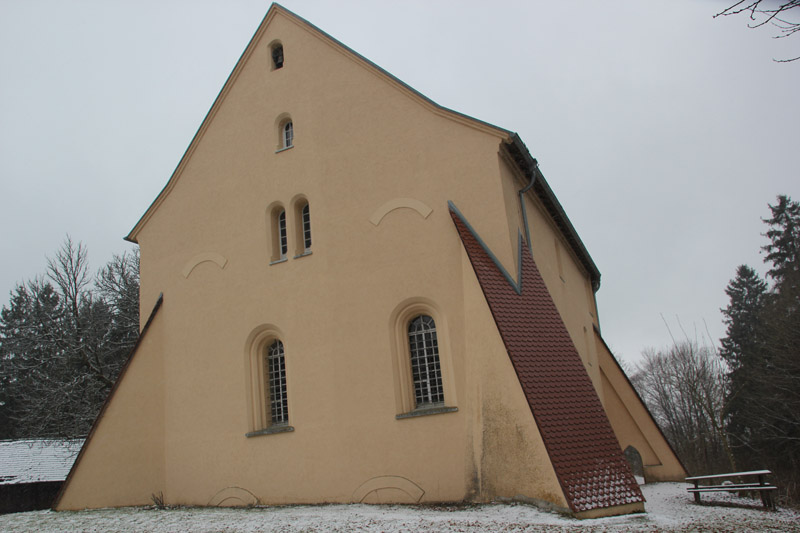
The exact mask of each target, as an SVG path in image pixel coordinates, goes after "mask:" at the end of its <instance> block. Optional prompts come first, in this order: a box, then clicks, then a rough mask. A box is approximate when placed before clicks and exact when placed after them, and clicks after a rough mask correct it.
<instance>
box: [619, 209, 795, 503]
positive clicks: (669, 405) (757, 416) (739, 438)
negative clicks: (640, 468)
mask: <svg viewBox="0 0 800 533" xmlns="http://www.w3.org/2000/svg"><path fill="white" fill-rule="evenodd" d="M769 209H770V217H769V218H766V219H762V221H763V222H764V224H766V227H767V231H766V232H765V233H764V236H765V237H766V238H767V244H766V245H765V246H763V247H762V248H761V249H762V251H763V252H764V262H765V264H766V265H767V267H768V270H767V274H766V277H765V278H762V277H761V276H759V274H758V273H757V272H756V271H755V270H754V269H753V268H752V267H750V266H748V265H740V266H739V267H738V268H737V269H736V275H735V276H734V278H733V279H732V280H731V281H730V282H729V283H728V286H727V288H726V289H725V293H726V294H727V295H728V298H729V302H728V305H727V307H725V308H724V309H722V313H723V317H724V318H723V320H724V323H725V325H726V327H727V329H726V335H725V337H724V338H722V339H721V340H720V347H719V349H716V348H715V347H713V346H711V345H709V344H708V343H698V342H696V341H692V340H690V339H688V338H687V339H686V340H684V341H681V342H676V343H674V345H673V346H672V347H671V348H668V349H665V350H660V351H656V350H647V351H645V352H644V354H643V355H644V357H643V359H642V361H641V362H640V363H639V364H638V365H637V367H636V369H635V372H634V373H633V376H632V378H631V381H632V382H633V383H634V386H635V387H636V388H637V390H638V391H639V394H640V395H641V396H642V398H643V400H644V401H645V403H646V404H647V406H648V408H649V409H650V411H651V412H652V414H653V416H654V417H655V418H656V420H657V421H658V423H659V424H660V426H661V427H662V429H663V431H664V433H665V435H666V437H667V438H668V440H669V441H670V443H671V444H672V446H673V448H674V449H675V450H676V453H678V455H679V456H680V457H681V459H682V460H683V462H684V464H685V465H686V467H687V469H689V471H690V472H692V473H696V474H705V473H721V472H725V471H738V470H751V469H762V468H768V469H769V470H772V471H773V473H774V475H775V477H776V480H777V481H778V484H779V488H781V489H782V493H783V496H784V498H785V499H786V500H787V501H793V502H797V501H800V494H799V493H798V489H799V488H800V203H798V202H795V201H793V200H792V199H791V198H789V197H788V196H778V198H777V201H776V203H775V204H774V205H772V204H770V205H769Z"/></svg>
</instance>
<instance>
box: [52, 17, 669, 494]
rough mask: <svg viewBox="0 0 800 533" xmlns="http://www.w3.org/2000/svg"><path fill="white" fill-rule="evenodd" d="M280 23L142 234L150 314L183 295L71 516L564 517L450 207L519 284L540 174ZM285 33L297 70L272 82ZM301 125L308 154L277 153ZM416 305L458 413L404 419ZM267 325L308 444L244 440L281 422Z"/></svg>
mask: <svg viewBox="0 0 800 533" xmlns="http://www.w3.org/2000/svg"><path fill="white" fill-rule="evenodd" d="M273 15H274V16H273ZM273 15H270V16H269V17H268V19H267V24H266V26H264V27H262V29H261V30H259V32H258V33H257V35H256V37H255V40H254V41H253V43H252V45H251V47H250V48H249V49H248V51H247V52H246V53H245V55H244V56H243V60H242V62H241V63H240V65H239V66H237V68H236V70H235V71H234V74H233V75H232V78H231V80H230V82H229V83H228V84H227V85H226V88H225V89H224V90H223V92H222V93H221V96H220V99H219V100H218V102H217V104H216V105H215V106H214V108H213V109H212V111H211V113H210V114H209V117H208V119H207V120H206V122H205V123H204V125H203V126H202V127H201V129H200V131H199V132H198V135H197V137H196V139H195V141H194V142H193V143H192V145H191V146H190V149H189V151H188V152H187V154H186V156H185V157H184V160H183V161H182V163H181V165H180V166H179V168H178V170H177V171H176V174H175V176H173V178H172V180H171V181H170V183H169V184H168V186H167V187H166V189H165V191H164V192H163V193H162V195H161V196H160V197H159V198H158V199H157V201H156V202H155V204H154V206H153V208H151V209H150V210H149V211H148V212H147V214H146V215H145V217H144V218H143V219H142V221H141V222H140V223H139V224H138V225H137V227H136V228H135V229H134V231H133V232H132V236H133V237H134V238H135V239H136V240H137V241H138V243H139V245H140V248H141V258H142V259H141V299H142V308H143V309H145V308H147V305H150V302H154V301H155V299H156V298H157V296H158V294H159V293H161V292H163V294H164V305H163V307H162V309H161V311H160V312H159V317H158V320H157V321H156V323H154V325H155V324H159V326H158V328H156V329H155V331H150V332H149V333H148V336H147V339H146V341H145V343H143V345H142V347H141V349H140V351H139V353H137V355H136V358H135V361H134V365H132V366H131V369H129V371H128V373H127V374H126V376H125V378H124V380H123V382H122V386H121V387H120V390H119V391H118V392H117V394H116V395H115V396H114V398H112V401H111V403H110V404H109V410H108V412H107V414H106V416H105V417H104V419H103V420H102V421H101V423H100V425H99V426H98V429H97V432H96V434H95V435H94V436H93V437H92V439H91V441H90V442H89V444H88V445H87V450H86V453H85V458H84V459H83V460H82V461H81V464H80V467H79V468H78V469H77V470H76V475H75V476H74V478H73V479H72V480H71V481H70V483H69V484H68V486H67V489H66V492H65V497H64V498H63V499H62V505H61V508H74V507H75V506H80V507H83V506H92V507H94V506H107V505H112V506H113V505H130V504H140V503H148V502H149V497H150V493H151V492H155V491H156V490H158V491H162V490H163V493H164V497H165V502H166V503H167V504H186V505H216V504H219V503H223V504H247V503H256V502H261V503H271V504H284V503H318V502H350V501H366V502H382V501H395V502H414V501H422V502H425V501H428V502H432V501H457V500H464V499H470V500H481V501H482V500H489V499H494V498H500V497H509V498H510V497H524V498H530V499H539V500H545V501H548V502H550V503H552V504H554V505H556V506H558V507H566V501H565V500H564V497H563V494H562V493H561V491H560V488H559V485H558V482H557V479H556V477H555V474H554V472H553V470H552V467H551V466H550V464H549V459H548V458H547V455H546V453H545V450H544V447H543V445H542V442H541V437H540V435H539V433H538V430H537V428H536V424H535V421H534V420H533V417H532V415H531V413H530V408H529V406H528V405H527V402H526V400H525V398H524V396H523V394H522V391H521V388H520V387H519V382H518V381H517V378H516V375H515V373H514V370H513V368H512V366H511V363H510V361H509V359H508V356H507V354H506V352H505V349H504V347H503V343H502V340H501V339H500V336H499V333H498V332H497V328H496V326H495V324H494V322H493V320H492V317H491V313H490V312H489V309H488V305H487V304H486V301H485V299H484V297H483V294H482V292H481V289H480V286H479V285H478V282H477V280H476V279H475V275H474V272H473V271H472V267H471V265H470V263H469V260H468V258H467V256H466V254H465V253H464V250H463V247H462V245H461V241H460V239H459V238H458V235H457V233H456V231H455V228H454V226H453V223H452V220H451V218H450V215H449V212H448V207H447V202H448V201H449V200H452V201H453V202H454V203H455V204H456V205H457V206H458V208H459V209H460V210H461V212H462V213H463V214H464V215H465V216H466V217H467V218H468V219H469V221H470V223H471V224H472V225H473V227H474V228H475V229H476V230H477V231H478V233H479V234H480V236H481V238H482V239H483V240H484V241H485V242H486V244H487V245H488V246H489V247H490V248H491V249H492V250H493V252H494V253H495V255H496V256H497V257H498V258H499V260H500V261H501V262H502V263H503V265H504V266H505V268H506V269H507V270H508V271H509V272H510V273H511V274H512V276H515V277H516V275H517V269H518V265H517V262H516V261H517V259H516V258H517V237H516V236H517V234H518V232H519V231H520V230H523V231H524V228H522V222H521V220H522V218H521V214H520V208H519V202H518V197H517V195H516V191H517V190H519V189H520V188H521V187H523V186H524V185H525V183H524V182H522V181H521V178H520V177H519V176H518V175H517V174H516V171H515V170H514V169H513V167H512V166H511V165H509V163H508V162H507V161H506V159H505V158H504V156H503V155H502V150H500V149H499V147H500V145H501V143H502V142H503V141H504V140H505V138H506V136H507V132H504V131H502V130H499V129H495V128H492V127H489V126H487V125H482V124H479V123H477V122H474V121H470V120H468V119H464V118H462V117H458V116H456V115H454V114H452V113H448V112H445V111H442V110H441V109H438V108H436V107H435V106H433V105H432V104H430V103H429V102H426V101H424V100H423V99H421V98H420V97H419V96H416V95H414V94H413V93H411V92H410V91H408V90H407V89H405V88H403V87H401V86H400V85H399V84H398V83H397V82H395V81H392V80H391V79H389V78H387V77H386V76H384V75H383V74H381V73H379V72H378V71H377V70H375V69H374V67H371V66H369V65H367V64H366V63H364V62H363V61H362V60H360V59H358V58H356V57H355V56H353V55H352V54H350V53H348V52H346V51H344V50H343V49H341V48H339V47H337V46H336V45H334V44H332V43H331V42H330V41H328V40H326V39H324V38H321V37H320V36H319V35H318V34H316V32H315V31H314V30H313V29H311V28H309V27H308V26H305V25H304V24H302V23H300V22H298V21H297V20H295V19H293V18H292V17H290V16H286V15H284V14H283V12H282V11H281V10H280V9H276V8H273ZM276 39H279V40H280V42H281V43H282V44H283V46H284V52H285V58H286V59H285V66H284V67H283V68H282V69H280V70H270V52H269V45H270V43H272V42H274V40H276ZM287 114H288V115H289V116H291V119H292V120H293V123H294V133H295V139H294V147H293V148H291V149H288V150H284V151H280V152H279V153H276V147H277V145H278V123H279V120H280V119H281V118H282V117H285V116H286V115H287ZM298 198H303V199H305V200H307V201H308V202H309V205H310V213H311V226H312V238H313V245H312V248H311V250H312V254H310V255H305V256H302V257H294V256H295V255H296V254H298V253H299V252H301V250H297V249H296V248H295V244H294V243H295V241H296V239H295V238H294V236H295V235H296V234H297V232H298V230H299V228H298V227H297V224H296V220H295V217H294V216H293V215H292V210H293V207H294V205H295V204H294V202H295V201H296V200H297V199H298ZM276 205H282V206H283V207H284V208H285V209H286V211H287V215H288V216H287V222H288V235H289V242H290V248H289V253H288V258H287V260H286V261H285V262H280V263H277V264H270V262H271V259H272V258H273V252H272V248H273V243H272V233H273V230H272V227H271V219H270V212H271V209H272V208H273V207H274V206H276ZM387 206H388V207H387ZM398 206H399V207H398ZM403 206H405V207H403ZM391 207H396V208H394V209H391ZM526 209H527V215H528V218H529V222H530V231H531V237H532V249H533V253H534V257H535V258H536V261H537V265H538V266H539V269H540V270H541V272H542V276H543V277H544V280H545V283H546V284H547V287H548V289H550V291H551V293H552V295H553V297H554V300H555V302H556V305H557V307H558V309H559V311H560V313H561V315H562V318H563V319H564V321H565V323H566V326H567V329H568V331H569V333H570V335H571V337H572V339H573V342H574V343H575V345H576V347H577V349H578V351H579V353H580V354H581V357H582V358H583V360H584V363H585V365H586V368H587V371H588V372H589V375H590V376H591V377H592V379H593V381H594V383H595V386H596V388H598V391H604V390H607V389H608V387H605V388H604V387H603V381H602V377H601V373H600V364H599V362H598V350H597V347H596V344H595V342H594V339H593V337H592V336H590V335H588V333H592V331H593V330H592V328H593V325H594V324H596V313H595V311H594V308H593V298H592V292H591V289H590V284H589V283H590V282H589V278H588V275H587V274H586V272H585V271H584V270H583V268H582V267H581V266H580V264H579V262H578V261H577V260H576V258H575V256H574V254H573V252H572V251H571V250H570V248H569V246H568V245H567V243H566V241H565V240H564V239H563V237H562V236H561V235H560V233H559V232H558V230H557V229H556V228H555V226H554V224H553V223H552V221H551V220H550V219H549V217H548V216H547V215H546V212H545V211H544V209H543V208H542V206H541V205H539V203H538V201H537V200H535V199H534V198H533V196H529V197H526ZM409 305H419V306H422V307H421V308H425V309H427V311H429V314H431V315H432V316H434V317H435V318H436V320H437V331H438V335H439V346H440V358H441V361H442V371H443V376H444V388H445V403H446V405H447V406H450V407H455V408H457V411H455V412H449V413H444V414H437V415H431V416H421V417H413V418H406V419H397V418H396V415H398V414H401V413H402V412H403V411H404V410H405V409H404V408H403V394H402V390H403V389H402V386H401V384H402V377H401V376H400V374H402V372H401V371H400V370H398V368H399V367H400V366H402V365H398V357H399V356H398V353H399V351H402V345H400V348H398V343H399V342H400V343H401V341H398V334H397V330H398V325H397V323H395V322H396V321H393V320H394V319H393V318H392V317H398V316H404V315H403V309H406V306H409ZM427 311H426V312H427ZM403 327H404V325H403V324H401V325H400V329H401V330H402V328H403ZM264 331H270V332H273V334H274V335H275V336H277V337H279V338H280V339H281V341H282V342H283V343H284V347H285V352H286V355H285V358H286V369H287V389H288V397H289V423H290V424H291V426H292V427H293V428H294V431H291V432H284V433H279V434H269V435H258V436H251V437H247V436H245V434H246V433H248V432H251V431H253V430H258V429H261V428H260V427H257V426H258V424H257V423H255V422H254V409H255V408H254V402H257V401H258V395H257V394H256V392H254V390H253V383H254V380H255V382H257V380H258V378H257V377H255V378H254V376H253V375H252V364H251V354H252V353H258V349H259V348H260V347H261V345H258V344H255V345H254V344H252V342H254V341H253V339H261V340H264V339H265V338H266V337H264V336H263V335H262V336H259V335H260V334H261V332H264ZM587 332H588V333H587ZM401 336H402V335H401ZM401 344H402V343H401ZM136 368H138V369H139V370H135V369H136ZM615 380H616V378H613V377H612V378H611V379H610V381H611V383H612V384H613V383H616V381H615ZM141 383H144V384H145V385H140V384H141ZM140 386H141V387H143V389H141V390H142V391H143V392H144V393H149V396H148V399H147V401H146V402H145V406H146V407H147V408H148V409H150V410H155V411H156V413H155V415H154V417H155V418H154V420H155V423H153V424H141V423H139V420H140V419H141V418H142V416H143V413H145V411H142V412H138V411H137V410H136V402H135V400H138V397H137V396H134V395H133V392H122V391H123V390H125V391H127V390H128V389H131V391H132V390H136V391H137V394H138V393H139V391H140V389H138V387H140ZM601 397H602V393H601ZM622 400H623V401H626V399H625V397H622ZM609 405H610V404H609ZM256 407H257V406H256ZM148 412H149V411H148ZM114 413H116V414H114ZM129 421H133V423H130V424H129ZM628 425H630V424H628ZM623 426H624V424H623ZM625 427H627V426H625ZM615 429H616V426H615ZM131 433H135V434H136V438H135V439H133V440H131V441H128V440H127V436H128V435H129V434H131ZM646 436H647V437H648V438H649V434H647V435H646ZM136 443H139V445H140V448H139V449H134V448H133V446H134V445H135V444H136ZM657 451H658V450H656V452H657ZM134 452H135V453H134ZM129 453H130V454H133V455H128V454H129ZM145 456H146V457H145ZM150 457H153V458H154V459H153V460H152V461H151V460H150ZM111 464H113V467H110V466H109V465H111ZM142 464H146V465H147V466H145V467H143V466H142ZM154 465H157V466H154ZM108 468H112V470H113V472H114V473H115V476H114V477H113V478H109V477H108V476H107V474H106V473H107V472H108ZM130 476H134V478H135V480H136V481H134V482H133V483H132V484H130V483H124V484H120V483H116V481H115V480H119V479H127V478H129V477H130ZM137 476H138V477H137ZM112 483H115V484H116V486H117V487H116V488H115V489H114V490H113V491H110V492H109V489H108V487H109V486H110V484H112ZM114 491H118V492H119V494H117V492H114ZM106 492H108V496H107V497H100V496H99V495H102V494H104V493H106Z"/></svg>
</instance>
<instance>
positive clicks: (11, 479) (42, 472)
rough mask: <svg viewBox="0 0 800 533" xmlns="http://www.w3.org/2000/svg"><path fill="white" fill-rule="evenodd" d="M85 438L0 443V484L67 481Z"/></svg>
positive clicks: (5, 441)
mask: <svg viewBox="0 0 800 533" xmlns="http://www.w3.org/2000/svg"><path fill="white" fill-rule="evenodd" d="M81 445H83V439H71V440H56V439H26V440H0V485H19V484H22V483H38V482H41V481H64V480H65V479H66V478H67V474H68V473H69V469H70V468H71V467H72V463H73V462H74V461H75V457H77V455H78V452H79V451H80V449H81Z"/></svg>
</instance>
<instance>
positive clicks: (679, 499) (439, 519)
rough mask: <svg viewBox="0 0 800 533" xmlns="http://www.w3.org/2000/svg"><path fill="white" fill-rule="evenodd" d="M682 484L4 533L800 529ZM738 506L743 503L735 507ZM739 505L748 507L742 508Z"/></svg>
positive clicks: (101, 515) (788, 517)
mask: <svg viewBox="0 0 800 533" xmlns="http://www.w3.org/2000/svg"><path fill="white" fill-rule="evenodd" d="M686 487H687V485H685V484H682V483H658V484H652V485H644V486H643V487H642V489H643V491H644V494H645V497H646V498H647V504H646V507H647V513H646V514H638V515H628V516H621V517H611V518H600V519H595V520H575V519H571V518H565V517H562V516H560V515H557V514H553V513H548V512H544V511H540V510H539V509H537V508H535V507H531V506H528V505H522V504H520V505H514V504H489V505H474V506H453V507H447V506H439V507H407V506H377V505H319V506H293V507H262V508H255V509H220V508H182V509H170V510H157V509H143V508H125V509H104V510H98V511H79V512H60V513H55V512H52V511H36V512H30V513H15V514H9V515H2V516H0V531H20V532H34V531H36V532H57V531H58V532H61V531H85V532H130V531H137V532H138V531H141V532H154V533H164V532H190V533H201V532H202V533H211V532H215V533H216V532H230V533H234V532H236V533H239V532H255V531H276V532H294V531H304V532H312V531H341V532H345V531H346V532H351V531H384V532H399V531H453V532H455V531H461V532H484V531H485V532H490V531H491V532H496V531H497V532H518V531H578V530H580V531H591V532H595V531H628V532H633V531H798V532H800V513H797V512H793V511H789V510H785V509H781V510H779V511H777V512H771V511H764V510H762V509H761V508H760V502H755V501H753V500H742V499H739V498H736V497H733V496H730V495H728V494H725V493H722V494H719V495H712V496H706V495H704V496H703V498H704V499H708V500H714V501H715V502H716V503H717V505H695V504H694V503H693V501H692V498H691V496H689V494H688V493H687V492H686ZM733 504H736V505H737V506H733ZM741 505H743V506H746V507H741Z"/></svg>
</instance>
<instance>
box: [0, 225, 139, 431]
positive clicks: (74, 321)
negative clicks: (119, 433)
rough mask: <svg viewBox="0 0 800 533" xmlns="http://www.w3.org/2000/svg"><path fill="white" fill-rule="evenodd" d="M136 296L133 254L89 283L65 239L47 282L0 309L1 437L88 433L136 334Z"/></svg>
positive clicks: (82, 256) (78, 254)
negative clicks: (2, 428) (2, 431)
mask: <svg viewBox="0 0 800 533" xmlns="http://www.w3.org/2000/svg"><path fill="white" fill-rule="evenodd" d="M138 292H139V269H138V254H132V255H129V254H125V255H123V256H121V257H115V258H114V259H113V260H112V261H111V262H110V263H109V264H108V265H106V267H105V268H104V269H103V270H101V272H100V274H99V275H98V277H97V279H96V280H95V282H94V284H93V283H92V280H91V278H90V276H89V274H88V263H87V254H86V249H85V248H84V247H83V246H82V245H80V244H78V245H75V244H73V242H72V241H71V240H70V239H69V238H68V239H67V241H66V242H65V244H64V245H63V247H62V248H61V249H60V250H59V251H58V253H57V254H56V255H55V257H54V258H53V259H52V260H50V261H49V262H48V279H47V280H43V279H35V280H33V281H31V282H28V283H26V284H23V285H20V286H18V287H17V288H16V289H15V291H14V292H13V293H12V297H11V301H10V303H9V306H8V307H3V309H2V311H0V376H2V379H0V402H2V405H0V423H2V422H3V421H5V428H4V433H3V435H2V436H3V437H4V438H12V437H78V436H84V435H86V434H87V432H88V431H89V428H90V427H91V424H92V422H93V421H94V419H95V417H96V415H97V412H98V411H99V409H100V407H101V406H102V403H103V401H104V400H105V398H106V396H107V395H108V393H109V391H110V390H111V387H112V386H113V384H114V381H115V380H116V377H117V374H118V373H119V370H120V369H121V368H122V365H123V364H124V362H125V360H126V358H127V354H128V352H129V351H130V349H131V347H132V346H133V345H134V343H135V342H136V339H137V337H138V331H139V324H138Z"/></svg>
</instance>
